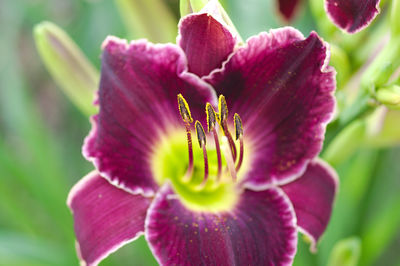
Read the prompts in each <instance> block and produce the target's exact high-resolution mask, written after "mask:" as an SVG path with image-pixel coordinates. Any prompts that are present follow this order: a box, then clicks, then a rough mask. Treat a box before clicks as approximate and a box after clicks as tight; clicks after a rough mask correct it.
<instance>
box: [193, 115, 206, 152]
mask: <svg viewBox="0 0 400 266" xmlns="http://www.w3.org/2000/svg"><path fill="white" fill-rule="evenodd" d="M195 126H196V134H197V140H198V141H199V146H200V148H202V147H203V146H204V145H206V133H205V132H204V128H203V126H202V125H201V123H200V122H199V121H198V120H196V123H195Z"/></svg>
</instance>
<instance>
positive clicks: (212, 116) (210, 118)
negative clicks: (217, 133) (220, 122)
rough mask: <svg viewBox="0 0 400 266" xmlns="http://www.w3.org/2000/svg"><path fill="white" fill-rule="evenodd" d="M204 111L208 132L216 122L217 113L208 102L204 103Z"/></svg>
mask: <svg viewBox="0 0 400 266" xmlns="http://www.w3.org/2000/svg"><path fill="white" fill-rule="evenodd" d="M206 113H207V130H208V132H211V131H212V130H213V129H214V127H215V124H216V123H217V115H216V113H215V111H214V108H213V107H212V105H211V104H210V103H207V104H206Z"/></svg>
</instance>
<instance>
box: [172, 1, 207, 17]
mask: <svg viewBox="0 0 400 266" xmlns="http://www.w3.org/2000/svg"><path fill="white" fill-rule="evenodd" d="M179 2H180V3H179V7H180V10H181V17H183V16H186V15H188V14H191V13H196V12H199V11H200V10H201V9H203V7H204V6H205V5H206V4H207V2H208V0H181V1H179Z"/></svg>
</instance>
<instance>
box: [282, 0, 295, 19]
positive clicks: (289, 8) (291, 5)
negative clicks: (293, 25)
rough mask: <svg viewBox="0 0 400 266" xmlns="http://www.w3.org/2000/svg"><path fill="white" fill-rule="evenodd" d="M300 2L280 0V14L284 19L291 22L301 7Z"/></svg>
mask: <svg viewBox="0 0 400 266" xmlns="http://www.w3.org/2000/svg"><path fill="white" fill-rule="evenodd" d="M299 4H300V0H279V1H278V7H279V12H280V13H281V14H282V15H283V17H284V18H285V19H286V20H288V21H290V20H292V19H293V17H294V16H295V14H296V11H297V9H298V7H299Z"/></svg>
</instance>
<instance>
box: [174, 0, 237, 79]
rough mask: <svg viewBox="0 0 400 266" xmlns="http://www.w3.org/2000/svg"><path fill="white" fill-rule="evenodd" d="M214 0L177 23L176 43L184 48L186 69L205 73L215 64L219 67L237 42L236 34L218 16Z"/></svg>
mask: <svg viewBox="0 0 400 266" xmlns="http://www.w3.org/2000/svg"><path fill="white" fill-rule="evenodd" d="M215 3H216V2H215V1H210V2H209V4H208V5H207V6H206V7H205V9H203V10H202V11H201V12H200V13H194V14H191V15H188V16H186V17H184V18H182V20H181V21H180V23H179V33H180V35H179V36H178V41H177V43H178V44H179V45H180V46H181V47H182V49H183V50H184V51H185V54H186V57H187V59H188V65H189V71H190V72H192V73H194V74H196V75H198V76H200V77H201V76H204V75H207V74H208V73H210V72H211V70H213V69H215V68H219V67H221V65H222V62H223V61H225V60H226V59H227V58H228V56H229V54H231V53H232V51H233V48H234V46H235V43H236V39H235V37H234V36H233V35H232V33H231V32H230V31H229V29H228V28H227V27H226V26H225V25H224V24H223V23H222V22H220V21H218V20H217V18H216V17H214V16H213V15H215V16H217V15H218V13H217V12H213V11H215V10H217V7H213V6H214V5H215Z"/></svg>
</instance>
